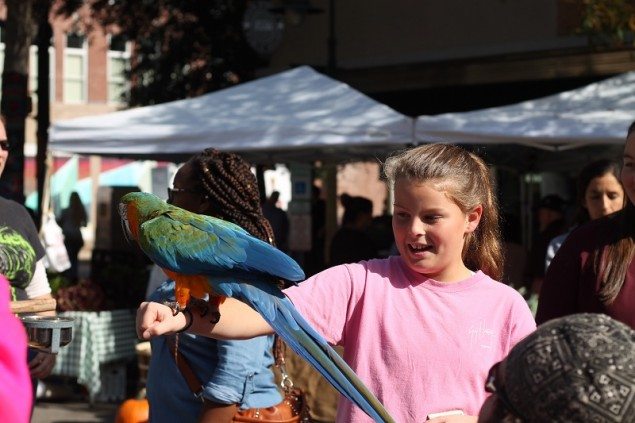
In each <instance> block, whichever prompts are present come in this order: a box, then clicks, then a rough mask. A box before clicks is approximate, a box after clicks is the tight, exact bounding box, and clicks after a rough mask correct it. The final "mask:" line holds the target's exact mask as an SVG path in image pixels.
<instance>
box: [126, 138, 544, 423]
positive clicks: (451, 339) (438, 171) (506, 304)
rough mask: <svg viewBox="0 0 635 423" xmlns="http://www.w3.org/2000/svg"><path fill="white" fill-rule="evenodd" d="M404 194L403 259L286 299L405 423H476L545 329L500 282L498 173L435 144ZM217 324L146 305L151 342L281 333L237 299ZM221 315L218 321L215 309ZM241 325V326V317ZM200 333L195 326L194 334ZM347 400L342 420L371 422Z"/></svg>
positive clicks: (400, 172)
mask: <svg viewBox="0 0 635 423" xmlns="http://www.w3.org/2000/svg"><path fill="white" fill-rule="evenodd" d="M384 171H385V173H386V175H387V178H388V180H389V183H390V184H391V185H392V186H393V187H394V193H395V196H394V214H393V232H394V234H395V240H396V243H397V246H398V248H399V251H400V253H401V254H400V255H399V256H391V257H388V258H384V259H373V260H369V261H361V262H358V263H353V264H343V265H339V266H334V267H331V268H329V269H326V270H324V271H322V272H320V273H318V274H317V275H314V276H312V277H310V278H309V279H307V280H306V281H304V282H302V283H300V284H298V286H294V287H290V288H287V289H285V290H284V293H285V294H286V295H287V296H288V298H289V299H290V300H291V301H292V302H293V304H294V305H295V307H296V308H297V309H298V312H299V313H300V314H302V316H303V317H304V318H306V319H307V321H308V322H309V324H311V325H312V326H313V327H314V328H315V329H316V330H317V331H318V332H319V333H320V334H321V335H323V336H324V338H325V339H326V341H327V342H329V343H330V344H332V345H340V346H343V347H344V359H345V360H346V362H347V363H348V364H349V365H350V366H351V368H352V369H353V370H354V371H355V372H356V373H357V374H358V375H359V377H360V378H361V379H362V380H363V381H364V382H365V383H366V384H367V386H368V387H369V389H370V390H371V391H372V392H373V393H374V394H375V395H377V397H378V399H379V400H380V401H381V402H382V403H383V404H384V405H385V407H386V408H387V410H388V411H389V412H390V413H391V414H392V416H393V417H394V419H395V421H397V422H424V421H425V420H426V418H427V417H428V416H429V415H431V414H432V413H439V412H446V411H449V410H453V409H461V410H462V412H463V413H464V415H460V416H449V417H445V418H433V419H431V420H430V421H432V422H435V423H440V422H449V423H451V422H455V423H456V422H476V415H477V414H478V412H479V410H480V408H481V405H482V403H483V401H484V400H485V398H486V393H485V391H483V380H485V378H486V376H487V372H488V370H489V369H490V367H491V366H492V365H493V364H494V363H496V362H498V361H500V360H502V359H503V358H504V357H505V356H506V355H507V353H508V352H509V351H510V350H511V348H512V347H513V346H514V345H515V344H516V343H517V342H519V341H520V340H521V339H523V338H524V337H525V336H526V335H528V334H529V333H531V332H532V331H534V330H535V323H534V320H533V317H532V315H531V312H530V311H529V308H528V307H527V304H526V302H525V300H524V299H523V298H522V296H521V295H520V294H519V293H518V292H516V290H514V289H513V288H510V287H509V286H507V285H504V284H502V283H500V282H496V279H498V278H500V276H501V273H502V260H503V259H502V252H501V240H500V233H499V232H500V231H499V227H498V225H499V216H498V205H497V202H496V196H495V193H494V187H493V182H492V179H491V174H490V171H489V169H488V167H487V166H486V164H485V163H484V162H483V161H482V159H480V158H479V157H478V156H476V155H475V154H473V153H470V152H468V151H466V150H464V149H462V148H460V147H457V146H453V145H450V144H426V145H422V146H419V147H416V148H412V149H410V150H406V151H404V152H402V153H400V154H398V155H396V156H393V157H391V158H389V159H388V160H387V161H386V163H385V165H384ZM218 311H220V314H221V316H222V317H221V319H220V321H219V322H218V323H216V324H213V323H211V322H210V321H209V319H206V318H204V317H203V318H201V316H199V314H198V313H193V314H194V316H193V317H192V319H193V320H191V319H190V318H189V317H186V315H185V314H183V313H177V314H176V315H174V314H173V313H172V309H171V308H170V307H168V306H166V305H163V304H158V303H153V302H144V303H142V304H141V305H140V307H139V310H138V312H137V333H138V335H139V337H140V338H141V339H150V338H152V339H154V338H155V337H156V336H158V335H163V334H166V333H174V332H177V331H179V330H182V329H183V328H185V327H186V326H188V327H189V328H190V329H189V330H191V331H193V332H194V333H198V334H202V335H206V336H211V337H232V338H233V337H241V338H242V337H252V336H257V335H262V334H267V333H271V332H272V329H271V327H269V325H268V324H267V323H266V322H265V320H264V319H263V318H262V317H261V316H260V315H259V314H258V313H256V312H255V311H254V310H253V309H252V308H250V307H249V306H248V305H247V304H245V303H242V302H240V301H237V300H235V299H233V298H228V299H226V300H225V301H224V302H223V303H222V304H221V305H220V310H218ZM210 312H211V311H210ZM232 316H240V317H239V318H235V319H234V318H232ZM190 324H191V326H190ZM368 421H369V419H368V417H367V416H366V415H365V414H364V412H363V411H362V410H361V409H359V408H356V407H355V406H354V405H353V404H352V403H351V402H350V401H348V400H345V399H344V398H340V401H339V405H338V412H337V422H340V423H344V422H346V423H358V422H368Z"/></svg>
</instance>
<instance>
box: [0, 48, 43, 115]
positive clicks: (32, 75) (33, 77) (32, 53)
mask: <svg viewBox="0 0 635 423" xmlns="http://www.w3.org/2000/svg"><path fill="white" fill-rule="evenodd" d="M3 48H4V45H3ZM37 52H38V46H36V45H33V44H32V45H31V46H30V47H29V95H30V96H31V98H32V99H35V98H36V97H37V92H36V91H35V90H33V87H32V85H33V84H32V81H33V80H35V81H36V82H37V77H38V76H37V74H35V73H33V72H31V59H35V64H34V68H35V71H36V72H37ZM37 101H39V98H38V100H37ZM49 102H50V103H54V102H55V47H53V46H49ZM34 103H36V101H35V100H34Z"/></svg>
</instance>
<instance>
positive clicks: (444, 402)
mask: <svg viewBox="0 0 635 423" xmlns="http://www.w3.org/2000/svg"><path fill="white" fill-rule="evenodd" d="M285 293H286V294H287V295H288V296H289V298H290V299H291V301H293V303H294V304H295V306H296V307H297V309H298V310H299V311H300V313H301V314H302V315H303V316H304V317H306V319H307V320H308V321H309V323H311V325H313V326H314V327H315V328H316V330H317V331H318V332H320V333H321V334H323V335H324V337H325V339H326V340H327V341H328V342H329V343H331V344H335V345H342V346H343V347H344V350H345V351H344V358H345V360H346V361H347V362H348V364H349V365H350V366H351V367H352V368H353V370H355V372H356V373H357V375H358V376H359V377H360V378H361V379H362V380H363V381H364V383H366V385H367V386H368V387H369V388H370V390H371V391H373V392H374V393H375V395H377V397H378V398H379V400H380V401H381V402H382V403H383V404H384V406H385V407H386V409H387V410H388V412H389V413H390V414H391V415H392V416H393V417H394V418H395V420H396V421H397V422H399V423H407V422H417V423H421V422H424V421H425V420H426V416H427V415H428V414H429V413H434V412H441V411H447V410H453V409H461V410H463V411H464V412H465V413H466V414H468V415H478V412H479V410H480V407H481V404H482V403H483V401H484V400H485V398H486V396H487V395H486V393H485V391H484V385H485V379H486V377H487V373H488V371H489V369H490V367H491V366H492V365H493V364H494V363H496V362H498V361H500V360H501V359H503V358H504V357H505V356H506V355H507V353H508V352H509V350H510V349H511V348H512V347H513V346H514V345H515V344H516V343H517V342H518V341H520V340H521V339H522V338H523V337H525V336H526V335H528V334H529V333H531V332H532V331H533V330H534V329H535V328H536V324H535V322H534V319H533V317H532V315H531V312H530V310H529V307H528V306H527V303H526V302H525V300H524V299H523V298H522V296H521V295H519V294H518V293H517V292H516V291H515V290H514V289H512V288H510V287H508V286H507V285H504V284H502V283H499V282H496V281H494V280H493V279H491V278H490V277H488V276H487V275H485V274H484V273H482V272H480V271H479V272H477V273H475V274H474V275H473V276H471V277H470V278H468V279H466V280H464V281H460V282H457V283H452V284H444V283H440V282H437V281H434V280H432V279H428V278H426V277H425V276H423V275H421V274H418V273H415V272H413V271H411V270H410V269H408V268H407V266H406V265H405V264H404V263H403V261H402V260H401V257H399V256H394V257H389V258H387V259H382V260H370V261H367V262H360V263H356V264H346V265H341V266H336V267H333V268H330V269H327V270H325V271H323V272H321V273H319V274H317V275H315V276H313V277H311V278H309V279H308V280H306V281H305V282H302V283H301V284H300V285H299V286H297V287H292V288H289V289H287V290H285ZM337 421H338V422H371V421H372V420H371V419H370V418H369V417H368V416H367V415H366V414H365V413H364V412H363V411H362V410H361V409H359V408H358V407H356V406H354V405H353V404H352V403H351V402H349V401H348V400H346V399H344V398H341V400H340V405H339V407H338V412H337Z"/></svg>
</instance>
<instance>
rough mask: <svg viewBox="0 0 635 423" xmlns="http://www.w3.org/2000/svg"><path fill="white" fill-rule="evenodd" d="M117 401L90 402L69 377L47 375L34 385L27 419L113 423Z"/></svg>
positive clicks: (46, 422) (33, 422)
mask: <svg viewBox="0 0 635 423" xmlns="http://www.w3.org/2000/svg"><path fill="white" fill-rule="evenodd" d="M118 407H119V404H117V403H101V402H98V403H94V404H90V403H89V401H88V397H87V394H86V392H85V390H84V389H82V388H81V387H80V386H79V385H77V384H76V383H74V381H72V380H71V379H70V378H61V377H50V378H47V379H46V381H45V382H44V383H43V384H41V385H40V387H38V399H37V400H36V402H35V407H34V409H33V417H32V419H31V423H67V422H84V423H97V422H104V423H113V422H114V421H115V416H116V414H117V408H118Z"/></svg>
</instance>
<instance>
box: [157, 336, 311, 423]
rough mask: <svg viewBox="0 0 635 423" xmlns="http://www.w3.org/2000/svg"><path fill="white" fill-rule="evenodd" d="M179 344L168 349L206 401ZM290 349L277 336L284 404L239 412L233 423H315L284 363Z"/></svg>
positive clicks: (172, 342)
mask: <svg viewBox="0 0 635 423" xmlns="http://www.w3.org/2000/svg"><path fill="white" fill-rule="evenodd" d="M176 343H177V342H174V341H172V340H171V339H169V340H168V347H169V348H170V352H171V355H172V357H174V360H175V361H176V365H177V367H178V368H179V371H180V372H181V374H182V375H183V378H184V379H185V381H186V382H187V385H188V386H189V388H190V390H191V391H192V393H193V394H194V396H196V397H197V398H202V397H201V394H202V392H203V387H202V385H201V382H200V380H198V377H197V376H196V374H195V373H194V371H193V370H192V368H191V367H190V364H189V363H188V362H187V360H186V359H185V357H183V355H181V354H178V353H177V348H176ZM285 348H286V345H285V344H284V342H283V341H282V339H280V338H279V337H278V336H277V335H276V337H275V341H274V347H273V353H274V357H275V359H276V367H277V368H278V370H279V371H280V374H281V375H282V379H281V381H280V386H281V387H282V389H283V391H284V398H283V400H282V401H281V402H280V403H278V404H276V405H273V406H271V407H266V408H248V409H246V410H240V409H239V410H238V411H237V412H236V414H235V415H234V417H233V418H232V421H233V422H254V423H311V416H310V414H309V406H308V404H307V402H306V399H305V397H304V393H303V392H302V390H301V389H300V388H296V387H294V386H293V381H292V380H291V378H290V377H289V375H288V373H287V370H286V367H285V361H284V353H285Z"/></svg>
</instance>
